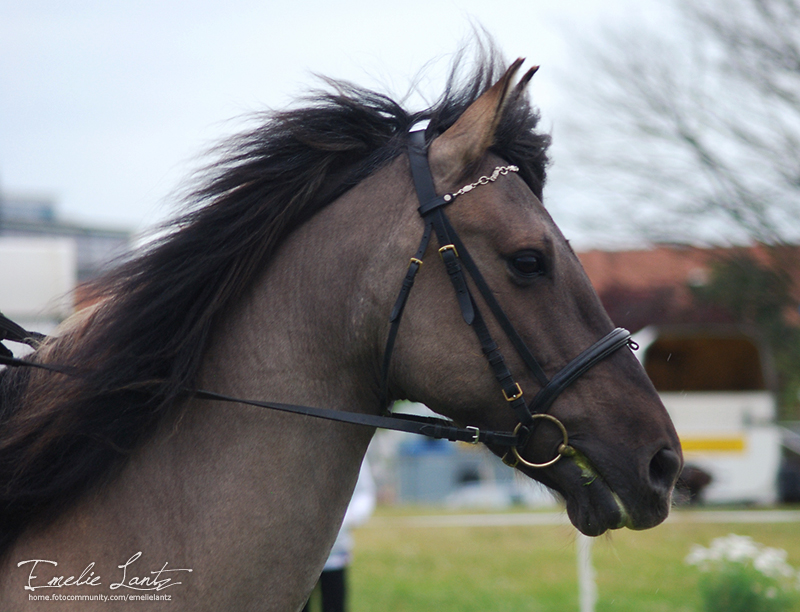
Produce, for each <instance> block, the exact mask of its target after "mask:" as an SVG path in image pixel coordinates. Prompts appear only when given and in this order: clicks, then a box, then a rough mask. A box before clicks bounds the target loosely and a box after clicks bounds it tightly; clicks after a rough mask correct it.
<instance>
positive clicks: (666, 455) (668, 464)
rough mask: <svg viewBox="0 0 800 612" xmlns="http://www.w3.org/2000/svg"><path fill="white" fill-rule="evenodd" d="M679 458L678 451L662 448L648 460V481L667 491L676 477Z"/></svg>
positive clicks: (679, 463)
mask: <svg viewBox="0 0 800 612" xmlns="http://www.w3.org/2000/svg"><path fill="white" fill-rule="evenodd" d="M680 469H681V459H680V457H679V456H678V453H676V452H675V451H673V450H671V449H669V448H662V449H661V450H660V451H658V452H657V453H656V454H655V455H653V458H652V459H651V460H650V483H651V484H652V485H653V486H654V487H657V488H661V489H664V490H665V491H668V490H669V489H671V488H672V486H673V485H674V484H675V481H676V480H677V479H678V474H679V472H680Z"/></svg>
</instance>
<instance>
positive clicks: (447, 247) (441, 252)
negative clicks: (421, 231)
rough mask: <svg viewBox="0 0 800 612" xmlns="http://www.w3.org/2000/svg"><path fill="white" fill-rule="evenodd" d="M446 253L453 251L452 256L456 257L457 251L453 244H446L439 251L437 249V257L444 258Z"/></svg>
mask: <svg viewBox="0 0 800 612" xmlns="http://www.w3.org/2000/svg"><path fill="white" fill-rule="evenodd" d="M446 251H453V255H455V256H456V257H458V250H456V245H454V244H446V245H444V246H443V247H442V248H441V249H439V255H441V256H442V257H444V254H445V252H446Z"/></svg>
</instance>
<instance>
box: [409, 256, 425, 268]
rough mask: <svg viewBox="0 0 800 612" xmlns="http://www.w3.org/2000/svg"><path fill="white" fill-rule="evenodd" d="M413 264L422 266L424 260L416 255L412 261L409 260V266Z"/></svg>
mask: <svg viewBox="0 0 800 612" xmlns="http://www.w3.org/2000/svg"><path fill="white" fill-rule="evenodd" d="M412 264H417V265H418V266H422V260H421V259H417V258H416V257H412V258H411V261H409V262H408V267H409V268H410V267H411V265H412Z"/></svg>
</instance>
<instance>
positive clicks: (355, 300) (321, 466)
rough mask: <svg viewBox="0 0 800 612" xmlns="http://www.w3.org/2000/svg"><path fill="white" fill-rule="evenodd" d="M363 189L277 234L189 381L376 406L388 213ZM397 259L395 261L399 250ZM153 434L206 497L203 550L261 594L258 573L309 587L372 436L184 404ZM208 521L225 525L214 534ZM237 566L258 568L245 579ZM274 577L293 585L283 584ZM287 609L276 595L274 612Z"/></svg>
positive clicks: (315, 402)
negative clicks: (216, 553)
mask: <svg viewBox="0 0 800 612" xmlns="http://www.w3.org/2000/svg"><path fill="white" fill-rule="evenodd" d="M368 191H369V189H367V190H366V192H368ZM366 192H365V191H364V190H363V189H359V188H357V189H354V190H353V191H351V192H350V193H349V194H347V195H345V196H344V197H343V198H341V199H340V201H338V202H336V203H334V204H331V205H330V206H329V207H327V208H326V209H324V210H323V211H321V212H320V213H318V214H317V215H316V216H315V217H314V218H312V219H311V220H310V221H308V222H307V223H306V224H304V225H303V226H301V227H300V228H299V229H298V230H297V231H296V232H294V233H293V234H292V235H291V236H289V237H288V238H287V240H286V242H285V243H284V244H283V245H282V247H281V249H280V250H279V253H278V255H277V256H276V258H275V260H274V261H273V262H272V263H271V265H270V266H269V268H268V269H267V270H266V271H265V272H264V273H263V275H262V277H261V279H260V280H259V281H258V282H257V283H256V284H255V285H254V286H253V288H252V290H251V291H250V292H249V294H248V295H247V296H245V298H244V299H243V300H242V302H241V303H240V304H239V305H238V306H237V307H236V308H234V309H233V311H232V312H231V313H230V316H229V317H227V318H226V319H225V321H224V322H223V323H222V324H221V325H220V327H219V329H218V330H217V332H216V335H215V339H214V341H213V343H212V346H211V347H210V349H209V351H208V353H207V356H206V358H205V364H204V368H203V372H202V374H201V379H200V386H201V387H202V388H204V389H208V390H211V391H216V392H221V393H225V394H229V395H234V396H239V397H243V398H254V399H265V400H272V401H276V402H285V403H293V404H303V405H308V406H319V407H326V408H333V409H342V410H349V411H357V412H371V413H377V412H378V411H379V410H380V408H381V407H380V405H379V397H378V391H379V390H378V379H379V362H380V349H381V348H382V346H381V344H382V341H383V339H384V338H385V331H386V326H387V324H386V323H385V321H384V319H386V318H387V315H388V312H389V310H390V308H391V300H392V298H393V296H391V293H392V292H391V291H388V290H387V289H386V288H384V287H383V286H382V285H383V283H385V282H388V281H386V280H385V278H384V277H383V276H376V268H378V269H380V268H385V263H386V262H385V260H384V255H386V256H393V254H392V249H393V247H391V246H390V245H391V242H392V241H391V240H387V239H384V237H383V236H384V235H385V234H386V229H385V228H386V227H387V217H386V215H385V214H381V211H379V210H375V206H374V203H373V202H371V201H370V200H369V198H365V193H366ZM370 207H372V208H373V210H372V211H371V212H369V208H370ZM354 208H355V209H357V210H356V211H355V212H354V211H353V209H354ZM359 209H360V210H359ZM412 212H413V209H412ZM353 214H355V215H357V216H358V222H357V223H353V220H352V215H353ZM391 225H392V224H391V222H389V223H388V226H391ZM381 228H383V230H382V231H381ZM373 243H374V244H373ZM365 253H367V254H368V255H369V256H365ZM403 255H404V256H407V254H405V253H404V254H403ZM398 262H399V264H398V265H400V266H402V258H400V259H398ZM384 272H385V270H384ZM384 276H385V274H384ZM165 432H166V433H165V436H171V437H172V438H173V443H174V445H177V450H176V447H175V446H173V450H171V451H169V454H170V456H171V457H172V458H174V459H175V460H177V461H179V462H181V461H182V462H184V463H185V466H184V467H185V468H186V470H185V471H184V469H183V468H178V469H177V470H176V471H177V472H179V473H190V474H191V476H190V477H191V478H194V479H196V480H197V483H198V484H199V485H200V486H199V490H203V491H206V492H207V495H206V500H205V501H204V504H207V505H206V507H205V508H204V509H203V512H202V515H198V516H196V519H195V520H196V521H199V523H200V525H197V524H194V525H193V526H192V530H193V531H194V532H195V533H196V534H197V535H196V537H198V538H199V539H200V538H202V539H204V540H205V543H204V546H206V547H209V548H212V549H213V548H215V547H214V545H213V542H214V541H216V540H219V541H220V548H224V549H225V550H230V551H236V552H235V554H236V557H237V558H236V559H235V560H234V559H231V563H232V565H234V566H235V567H236V568H237V574H236V576H237V578H236V579H237V580H253V581H258V583H259V584H260V588H259V589H258V591H259V592H261V593H264V592H271V591H270V589H269V588H264V587H265V585H266V584H267V583H268V582H274V584H275V585H276V586H275V588H274V589H272V592H275V593H285V592H286V591H289V592H291V591H293V590H295V591H296V592H299V593H301V595H302V594H304V593H305V592H306V589H310V588H311V586H313V582H314V580H315V576H316V575H317V574H316V572H317V571H318V570H320V569H321V567H322V564H323V563H324V561H325V558H326V556H327V552H328V550H329V549H330V546H331V545H332V543H333V539H334V538H335V536H336V533H337V530H338V527H339V525H340V523H341V519H342V517H343V515H344V512H345V509H346V507H347V503H348V501H349V498H350V495H351V493H352V490H353V487H354V486H355V482H356V479H357V476H358V471H359V466H360V464H361V461H362V459H363V456H364V453H365V452H366V449H367V445H368V444H369V440H370V438H371V436H372V433H373V431H372V430H371V429H369V428H365V427H357V426H352V425H344V424H340V423H333V422H329V421H322V420H318V419H312V418H308V417H302V416H298V415H293V414H285V413H279V412H275V411H271V410H265V409H260V408H253V407H248V406H245V405H237V404H221V403H216V402H204V401H194V402H192V403H191V404H190V405H189V406H188V407H187V410H186V411H185V412H184V414H183V416H182V418H181V421H180V422H179V423H178V424H176V425H172V426H171V427H170V428H169V429H167V428H165ZM176 432H177V433H176ZM157 446H166V445H157ZM198 454H199V455H200V456H199V457H198ZM152 460H153V461H155V462H160V461H162V460H163V458H162V457H160V456H157V457H154V458H153V459H152ZM209 483H210V485H209ZM184 487H186V485H184ZM231 500H234V503H233V504H232V503H231ZM220 524H223V525H230V526H231V531H230V532H225V533H220V527H219V525H220ZM209 541H210V542H212V544H210V545H209ZM231 542H235V543H236V545H235V546H231ZM243 559H247V561H243ZM242 567H246V568H259V569H260V570H263V571H266V572H267V573H268V574H269V575H268V576H266V575H260V576H257V577H256V576H252V577H251V576H249V574H248V573H247V572H243V570H242ZM278 567H280V568H284V570H285V571H283V570H282V571H277V570H276V569H275V568H278ZM253 571H254V572H255V573H258V571H259V570H258V569H253ZM287 584H295V585H296V587H297V588H296V589H286V586H287ZM276 596H277V595H276ZM287 597H291V596H290V595H287ZM294 603H296V602H293V603H292V604H291V605H294ZM291 605H288V603H287V602H276V604H275V608H276V609H290V608H291ZM267 607H268V608H269V606H267Z"/></svg>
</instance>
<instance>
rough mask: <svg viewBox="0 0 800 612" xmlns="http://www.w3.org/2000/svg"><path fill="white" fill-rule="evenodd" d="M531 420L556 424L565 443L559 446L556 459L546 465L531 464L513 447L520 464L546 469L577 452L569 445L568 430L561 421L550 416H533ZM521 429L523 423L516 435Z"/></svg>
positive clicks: (515, 431) (518, 426) (516, 429)
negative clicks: (565, 456)
mask: <svg viewBox="0 0 800 612" xmlns="http://www.w3.org/2000/svg"><path fill="white" fill-rule="evenodd" d="M531 418H533V419H546V420H548V421H550V422H551V423H554V424H555V425H556V427H558V428H559V429H560V430H561V436H562V437H563V441H562V443H561V444H559V446H558V454H557V455H556V456H555V457H553V458H552V459H551V460H550V461H546V462H544V463H531V462H530V461H526V460H525V459H523V458H522V456H521V455H520V454H519V450H517V447H516V446H512V447H511V452H512V453H513V454H514V457H515V458H516V460H517V462H518V463H521V464H522V465H525V466H527V467H529V468H546V467H549V466H551V465H553V464H554V463H556V462H557V461H558V460H559V459H561V457H563V456H564V455H571V454H572V453H574V452H575V451H574V450H573V448H572V447H571V446H570V445H569V436H568V435H567V428H566V427H564V424H563V423H562V422H561V421H559V420H558V419H557V418H556V417H554V416H552V415H550V414H532V415H531ZM520 427H522V423H520V424H519V425H517V426H516V427H515V428H514V433H515V434H516V433H517V432H518V431H519V428H520Z"/></svg>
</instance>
